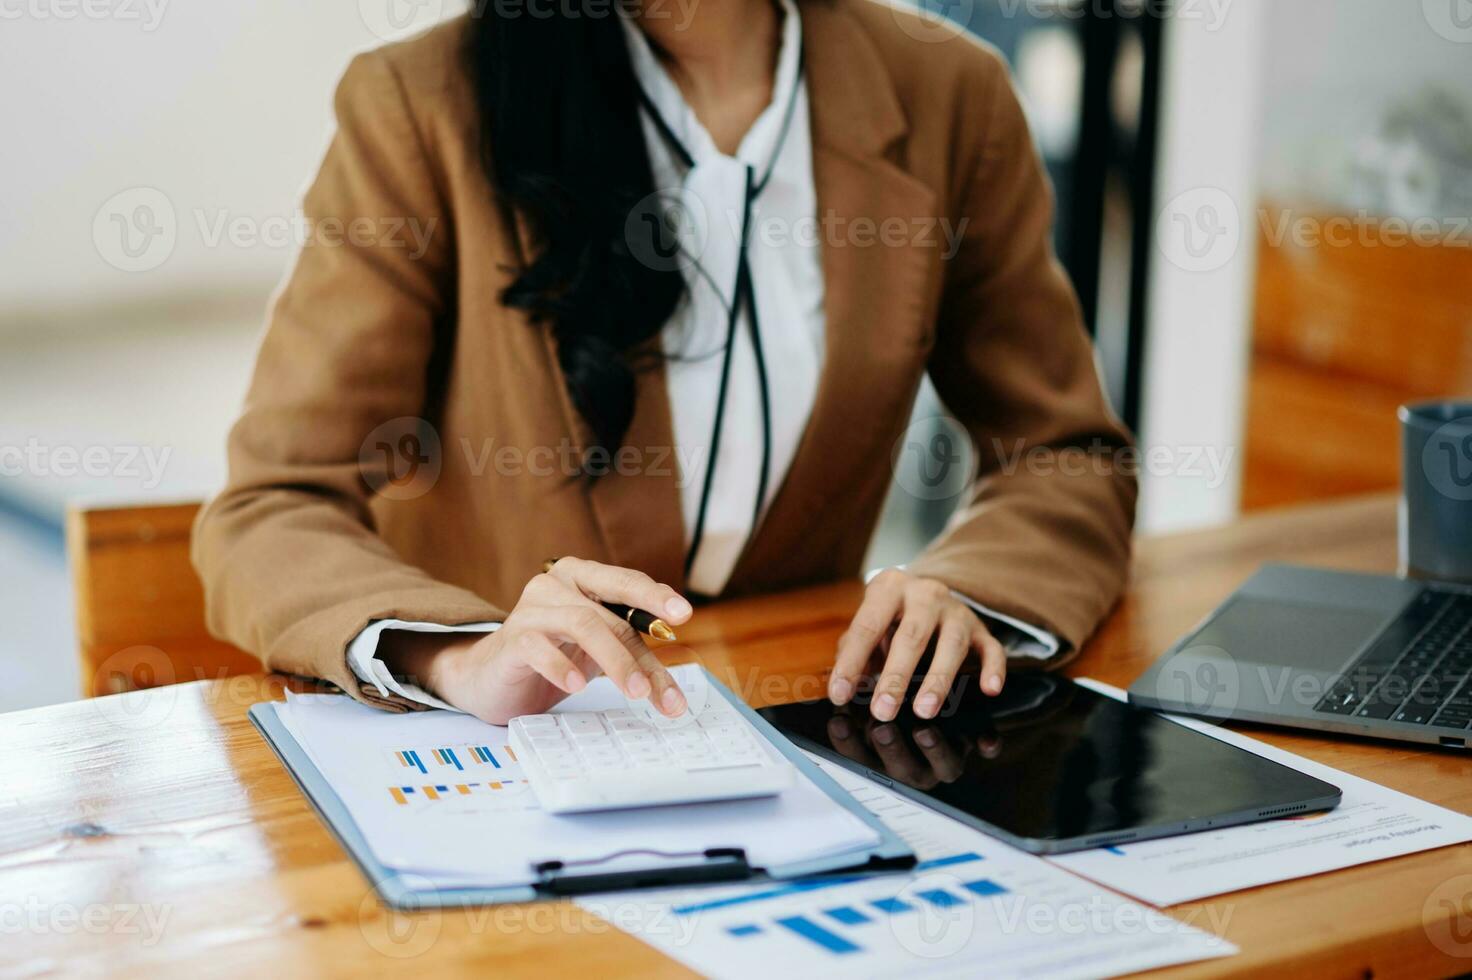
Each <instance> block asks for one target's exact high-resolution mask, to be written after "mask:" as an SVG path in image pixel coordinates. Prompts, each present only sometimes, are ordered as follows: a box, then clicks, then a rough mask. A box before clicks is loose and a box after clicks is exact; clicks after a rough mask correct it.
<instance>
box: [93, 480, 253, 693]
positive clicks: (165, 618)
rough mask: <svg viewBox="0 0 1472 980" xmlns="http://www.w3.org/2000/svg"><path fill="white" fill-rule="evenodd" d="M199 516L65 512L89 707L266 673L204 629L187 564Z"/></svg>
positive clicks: (190, 507)
mask: <svg viewBox="0 0 1472 980" xmlns="http://www.w3.org/2000/svg"><path fill="white" fill-rule="evenodd" d="M199 506H200V505H199V504H197V503H180V504H150V505H137V506H89V505H74V506H72V507H70V508H68V511H67V518H66V543H67V555H68V559H69V561H70V564H71V571H72V583H73V587H74V591H75V594H76V609H77V639H78V644H79V647H80V656H81V666H82V696H83V697H95V696H97V695H102V694H117V693H119V692H122V691H132V690H137V689H140V688H146V687H159V686H161V685H164V684H177V683H182V682H185V681H195V680H206V679H210V680H213V679H215V678H218V677H226V676H229V675H232V674H244V673H251V672H254V671H259V670H260V669H261V665H260V662H259V661H257V660H256V659H255V658H254V657H252V656H250V655H249V654H247V653H245V652H243V651H241V650H239V649H236V648H235V647H233V646H231V645H229V644H228V643H222V642H220V641H219V640H216V639H214V638H213V637H211V636H210V635H209V632H208V631H207V630H206V629H205V625H204V591H203V588H202V587H201V586H200V583H199V578H198V577H197V576H196V575H195V574H194V567H193V566H192V565H191V564H190V562H189V535H190V529H191V527H192V526H193V524H194V517H195V515H196V514H197V513H198V512H199Z"/></svg>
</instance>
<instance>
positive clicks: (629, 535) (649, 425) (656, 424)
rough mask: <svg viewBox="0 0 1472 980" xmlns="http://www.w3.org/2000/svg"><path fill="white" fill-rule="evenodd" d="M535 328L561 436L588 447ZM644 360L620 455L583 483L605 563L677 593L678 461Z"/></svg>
mask: <svg viewBox="0 0 1472 980" xmlns="http://www.w3.org/2000/svg"><path fill="white" fill-rule="evenodd" d="M513 221H514V223H515V229H516V239H517V246H518V247H519V249H520V250H521V254H522V257H523V261H525V257H526V256H529V255H531V254H532V251H533V247H534V243H533V241H532V236H531V229H530V228H529V227H528V225H527V223H526V221H525V220H524V219H523V218H522V216H521V215H520V214H517V215H515V216H514V217H513ZM535 329H541V330H542V334H543V342H544V344H545V346H546V352H547V370H548V372H549V373H550V374H551V377H552V379H553V383H554V384H555V385H556V387H557V395H558V401H559V403H560V404H561V406H562V414H563V418H564V422H565V424H566V426H567V431H568V432H569V433H571V434H572V436H573V439H574V441H575V442H576V444H577V445H578V446H579V447H580V448H583V449H586V447H587V446H589V445H591V444H592V431H591V430H590V429H589V428H588V425H587V423H585V422H584V421H583V418H582V416H581V415H580V414H579V413H578V410H577V407H576V406H574V405H573V403H572V397H571V396H570V395H569V394H568V391H567V377H566V376H565V375H564V374H563V372H562V365H561V364H560V363H559V361H558V359H557V341H556V339H555V338H553V336H552V332H551V331H550V330H546V329H545V328H535ZM658 346H659V345H658V340H657V339H656V340H654V341H651V342H650V343H649V345H648V348H649V350H651V351H652V350H658ZM650 361H651V363H650V364H648V365H646V366H644V367H643V368H641V369H640V370H638V371H637V372H636V374H635V396H634V398H635V401H634V417H633V419H632V420H631V421H630V423H629V431H628V433H627V434H626V435H625V437H624V443H623V449H622V450H621V453H622V455H620V454H619V453H615V454H614V455H613V456H612V457H611V458H609V459H607V460H599V461H598V462H599V464H600V465H604V466H606V467H607V468H609V469H610V470H611V472H607V473H605V474H604V475H603V476H602V477H600V478H599V479H597V480H595V481H593V482H592V483H591V484H590V485H589V487H588V490H587V494H588V503H589V506H591V507H592V510H593V518H594V520H595V522H596V523H597V524H598V529H599V533H600V536H601V537H602V539H603V547H604V560H605V561H607V562H609V563H611V564H614V565H619V566H622V567H624V568H637V569H639V570H640V571H642V572H644V573H645V574H647V575H650V576H652V577H653V578H654V579H655V580H657V581H660V582H663V583H665V584H666V585H669V586H671V587H672V588H674V589H676V590H679V591H683V590H684V588H685V563H684V555H685V526H684V518H683V516H682V512H681V509H680V485H679V477H680V472H679V457H678V455H677V454H676V453H675V431H674V423H673V421H672V419H671V418H670V396H669V388H668V387H667V386H666V384H665V371H664V364H663V362H662V361H660V360H658V359H657V358H651V359H650ZM625 461H628V462H625ZM584 557H590V556H584Z"/></svg>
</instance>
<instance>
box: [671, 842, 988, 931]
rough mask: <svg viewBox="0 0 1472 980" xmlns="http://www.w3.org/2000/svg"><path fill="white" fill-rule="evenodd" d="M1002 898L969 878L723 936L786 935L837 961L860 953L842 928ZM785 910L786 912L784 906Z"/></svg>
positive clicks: (723, 904)
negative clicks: (952, 883)
mask: <svg viewBox="0 0 1472 980" xmlns="http://www.w3.org/2000/svg"><path fill="white" fill-rule="evenodd" d="M982 860H984V858H983V857H982V856H981V855H980V854H975V853H970V852H967V853H964V854H952V855H950V856H948V857H943V858H936V859H934V860H931V861H923V862H921V863H920V864H918V865H916V870H917V871H919V872H922V873H923V872H925V871H929V870H932V869H935V868H955V867H958V866H960V865H965V864H971V863H974V862H980V861H982ZM878 880H880V879H875V878H873V877H872V876H869V875H839V876H835V877H832V878H812V879H808V880H806V881H795V882H791V883H789V884H786V885H779V886H776V887H773V888H767V889H763V890H761V891H757V892H751V893H748V894H745V895H734V896H731V897H729V898H722V899H715V900H713V901H709V902H701V903H697V904H691V905H685V906H677V907H676V908H675V910H674V911H675V914H677V915H689V914H692V913H695V912H704V911H709V910H712V909H725V908H730V907H733V906H746V905H755V904H759V903H762V902H768V901H771V900H778V901H780V900H783V899H788V898H791V897H792V896H795V895H802V894H804V893H807V892H819V891H822V890H823V889H827V888H834V887H836V886H839V885H850V884H854V883H856V882H868V881H878ZM912 880H913V879H912ZM953 882H954V879H953ZM871 894H872V893H871ZM1005 894H1007V888H1006V887H1005V886H1003V885H1000V884H998V883H997V882H995V881H993V880H992V879H990V878H975V879H972V880H970V881H959V882H954V888H952V887H946V888H940V887H932V888H923V887H922V888H916V889H915V890H913V891H909V890H907V891H906V892H904V896H905V897H903V898H900V897H898V896H895V895H890V896H885V897H881V898H869V899H866V900H864V901H863V902H862V903H859V902H855V903H854V904H850V905H829V906H823V905H814V906H813V907H812V908H811V910H810V911H805V912H804V913H802V914H778V913H776V912H775V911H774V912H772V913H769V914H770V915H771V916H772V918H771V919H769V920H768V921H767V922H740V923H737V924H735V925H728V926H726V927H725V932H726V934H727V935H728V936H730V937H732V938H733V939H741V940H752V939H755V938H756V937H762V936H775V935H781V934H783V933H786V934H788V935H791V936H796V937H798V938H800V939H802V940H804V941H805V942H808V943H811V944H812V945H813V946H815V947H817V948H819V949H821V950H823V951H824V952H826V953H830V954H832V955H835V956H843V955H847V954H850V953H860V952H863V950H864V947H863V946H861V945H860V944H859V943H858V942H856V941H854V940H853V939H850V938H849V937H848V936H847V935H845V934H844V933H843V931H842V930H843V927H860V928H862V927H864V926H867V925H872V924H873V923H874V921H875V919H876V917H877V916H879V915H891V916H893V915H905V914H908V913H917V912H919V910H920V908H921V907H929V908H934V909H942V910H949V909H955V908H959V907H961V906H964V905H966V904H968V903H969V902H972V901H975V900H976V899H981V898H993V897H995V896H998V895H1005ZM788 907H789V908H790V905H789V906H788ZM773 927H775V928H773Z"/></svg>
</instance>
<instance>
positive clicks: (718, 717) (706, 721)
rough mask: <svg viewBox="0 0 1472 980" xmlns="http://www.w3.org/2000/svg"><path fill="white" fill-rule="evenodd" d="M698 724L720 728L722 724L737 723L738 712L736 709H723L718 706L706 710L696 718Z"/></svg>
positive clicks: (702, 726) (704, 726) (703, 726)
mask: <svg viewBox="0 0 1472 980" xmlns="http://www.w3.org/2000/svg"><path fill="white" fill-rule="evenodd" d="M696 724H698V725H699V726H700V727H701V728H707V729H709V728H719V727H720V726H722V725H734V724H736V713H735V712H734V711H723V710H721V709H719V708H716V709H714V710H711V711H706V712H704V713H703V714H701V716H700V717H699V718H697V719H696Z"/></svg>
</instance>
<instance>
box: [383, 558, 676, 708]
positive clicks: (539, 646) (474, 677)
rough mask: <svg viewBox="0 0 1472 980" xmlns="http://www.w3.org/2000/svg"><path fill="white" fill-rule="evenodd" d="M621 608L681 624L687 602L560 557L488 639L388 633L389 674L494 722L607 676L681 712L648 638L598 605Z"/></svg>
mask: <svg viewBox="0 0 1472 980" xmlns="http://www.w3.org/2000/svg"><path fill="white" fill-rule="evenodd" d="M600 601H602V602H617V603H622V604H624V605H627V606H633V607H634V608H637V609H643V610H646V611H648V612H650V613H653V614H655V615H657V616H659V617H660V618H662V619H664V620H665V621H666V622H668V623H670V624H671V625H676V626H677V625H679V624H681V623H684V622H687V621H688V620H689V619H690V616H691V613H692V609H691V606H690V603H689V602H688V601H687V600H686V599H685V598H683V597H682V596H681V595H680V594H679V593H677V592H676V591H675V590H674V589H672V588H670V587H669V586H668V585H662V584H660V583H659V582H656V581H654V579H652V578H650V577H649V576H648V575H645V574H644V573H643V572H637V571H634V570H632V569H628V568H618V567H615V566H612V565H602V564H599V563H598V562H593V561H587V560H584V559H580V558H562V559H560V560H558V562H557V564H555V565H553V566H552V569H551V570H550V571H548V572H546V573H544V574H541V575H538V576H537V577H536V578H534V579H532V580H531V581H530V582H528V583H527V585H526V588H525V589H523V590H522V593H521V598H520V599H518V600H517V603H516V607H515V608H514V609H512V610H511V614H510V615H509V616H507V617H506V621H505V623H503V624H502V625H501V628H500V629H498V630H496V631H495V632H494V633H486V634H482V635H479V636H474V635H467V634H444V633H409V632H393V633H388V632H386V633H384V634H383V637H382V640H383V641H387V642H386V644H385V646H384V649H383V650H382V654H381V655H382V656H383V659H384V662H385V663H386V664H387V665H388V667H389V669H390V670H392V671H393V672H394V673H395V674H397V675H399V676H404V677H409V678H411V679H414V680H416V681H417V682H418V683H419V684H421V685H422V686H423V687H425V688H427V689H428V690H429V691H431V692H432V693H433V694H435V695H436V696H437V697H439V698H441V699H442V700H444V701H447V702H449V703H450V704H452V705H454V706H455V707H457V708H459V709H460V710H462V711H465V712H467V713H469V714H472V715H475V716H476V717H477V718H480V719H482V720H483V721H487V722H490V723H491V724H493V725H504V724H506V722H508V721H509V720H511V719H512V718H515V717H516V716H518V715H526V714H539V713H541V712H543V711H546V710H547V709H548V708H550V707H552V706H553V705H555V704H556V703H557V702H559V701H561V700H562V699H563V698H564V697H566V696H567V695H569V694H574V693H576V692H578V691H581V690H582V689H583V688H584V687H586V686H587V683H588V681H589V680H591V679H593V678H594V677H596V676H597V675H598V674H600V673H604V674H607V675H608V676H609V677H610V678H611V679H612V680H613V682H614V683H615V684H616V685H617V686H618V688H619V690H620V691H622V692H623V693H624V694H625V696H627V697H629V698H632V699H636V700H638V699H644V698H648V699H649V701H650V703H651V704H653V705H654V706H655V708H656V709H657V710H659V711H660V712H661V713H662V714H664V715H666V716H668V717H671V718H674V717H678V716H679V715H682V714H684V712H685V709H686V704H685V696H684V695H683V694H682V693H681V691H680V689H679V686H678V685H676V684H675V680H674V678H673V677H671V676H670V673H669V671H668V670H666V669H665V668H664V665H663V664H661V663H660V662H659V660H658V659H657V658H656V657H655V656H654V654H653V653H652V652H651V651H650V650H649V648H648V647H647V646H646V645H645V644H644V638H643V637H642V636H640V635H639V633H638V632H637V631H636V630H635V629H634V628H633V627H631V626H630V625H629V624H628V623H626V622H624V621H623V620H622V619H620V618H619V617H617V616H615V615H614V614H613V613H611V612H609V611H608V610H607V609H605V608H603V606H602V605H600Z"/></svg>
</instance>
